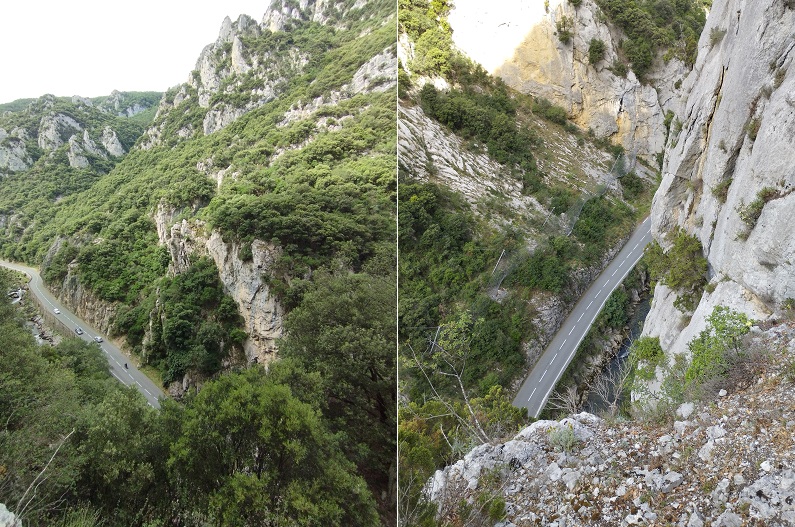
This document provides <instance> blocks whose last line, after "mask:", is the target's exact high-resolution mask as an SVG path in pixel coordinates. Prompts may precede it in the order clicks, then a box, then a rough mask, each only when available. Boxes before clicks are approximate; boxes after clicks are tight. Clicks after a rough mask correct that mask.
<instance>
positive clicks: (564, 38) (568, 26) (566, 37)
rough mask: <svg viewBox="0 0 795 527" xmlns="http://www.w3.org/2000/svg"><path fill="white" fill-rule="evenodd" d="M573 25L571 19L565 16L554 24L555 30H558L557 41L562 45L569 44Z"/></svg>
mask: <svg viewBox="0 0 795 527" xmlns="http://www.w3.org/2000/svg"><path fill="white" fill-rule="evenodd" d="M573 25H574V24H573V22H572V19H571V17H568V16H565V15H564V16H562V17H560V20H558V21H557V23H556V28H557V30H558V40H560V41H561V42H562V43H564V44H568V43H569V42H571V37H572V32H571V30H572V27H573Z"/></svg>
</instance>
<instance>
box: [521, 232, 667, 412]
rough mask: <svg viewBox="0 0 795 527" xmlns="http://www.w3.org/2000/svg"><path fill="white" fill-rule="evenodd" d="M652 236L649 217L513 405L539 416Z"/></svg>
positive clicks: (601, 277)
mask: <svg viewBox="0 0 795 527" xmlns="http://www.w3.org/2000/svg"><path fill="white" fill-rule="evenodd" d="M651 239H652V238H651V220H650V219H649V218H646V219H645V220H644V221H643V223H641V224H640V225H639V226H638V227H637V228H636V229H635V232H633V233H632V236H630V238H629V241H628V242H627V243H626V244H625V245H624V247H623V248H622V249H621V251H619V253H618V255H617V256H616V257H615V258H614V259H613V261H612V262H610V264H609V265H608V266H607V268H606V269H605V270H604V271H602V273H601V274H600V275H599V276H598V277H597V278H596V280H595V281H594V283H593V284H591V287H589V288H588V290H587V291H586V292H585V294H583V296H582V298H580V300H579V301H578V302H577V304H576V305H575V306H574V309H573V310H572V312H571V314H570V315H569V316H568V318H566V320H565V321H564V322H563V324H562V325H561V326H560V329H559V330H558V332H557V334H556V335H555V337H554V338H553V339H552V342H550V343H549V346H548V347H547V349H546V351H544V354H543V355H541V358H539V359H538V362H537V363H536V365H535V367H534V368H533V370H532V371H531V372H530V374H529V375H528V376H527V378H526V379H525V381H524V383H523V384H522V387H521V388H520V389H519V393H518V394H517V395H516V398H515V399H514V400H513V405H514V406H518V407H520V408H521V407H525V408H527V411H528V415H530V416H531V417H538V414H540V413H541V410H542V409H543V408H544V405H546V404H547V400H548V399H549V395H550V394H551V393H552V390H553V389H554V388H555V385H556V384H557V382H558V380H559V379H560V377H561V376H562V375H563V372H564V371H566V368H567V367H568V365H569V363H570V362H571V360H572V358H573V357H574V354H575V353H576V351H577V347H578V346H579V345H580V342H582V339H583V338H585V334H586V333H588V330H589V329H590V328H591V324H593V321H594V320H595V319H596V316H597V315H598V314H599V311H601V310H602V306H604V305H605V302H607V298H608V297H609V296H610V294H611V293H612V292H613V291H614V290H615V289H616V288H617V287H618V286H619V284H621V282H622V281H623V280H624V278H626V276H627V275H628V274H629V272H630V271H631V270H632V268H633V267H635V264H637V263H638V260H640V259H641V257H642V256H643V249H645V248H646V245H648V243H649V242H650V241H651Z"/></svg>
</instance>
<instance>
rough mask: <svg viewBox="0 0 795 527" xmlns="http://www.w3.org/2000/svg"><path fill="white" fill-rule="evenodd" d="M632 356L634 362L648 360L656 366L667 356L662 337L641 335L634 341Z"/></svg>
mask: <svg viewBox="0 0 795 527" xmlns="http://www.w3.org/2000/svg"><path fill="white" fill-rule="evenodd" d="M630 357H631V359H632V361H633V362H635V363H638V362H646V363H649V364H652V365H654V366H656V365H657V364H659V363H660V362H662V360H663V359H664V358H665V352H664V351H663V349H662V346H660V337H648V336H647V337H640V338H639V339H637V340H636V341H635V342H633V343H632V349H631V351H630Z"/></svg>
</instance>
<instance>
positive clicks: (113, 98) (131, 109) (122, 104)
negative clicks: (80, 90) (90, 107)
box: [88, 90, 151, 117]
mask: <svg viewBox="0 0 795 527" xmlns="http://www.w3.org/2000/svg"><path fill="white" fill-rule="evenodd" d="M88 103H89V104H90V101H88ZM98 108H99V109H100V110H103V111H106V112H109V113H114V114H116V115H118V116H120V117H132V116H134V115H138V114H139V113H141V112H144V111H146V110H148V109H149V108H151V105H146V104H142V103H140V102H130V101H129V99H128V98H127V96H126V95H125V94H124V93H122V92H120V91H118V90H113V91H112V92H111V93H110V95H109V96H108V98H107V99H105V100H104V101H103V102H102V103H101V104H99V105H98Z"/></svg>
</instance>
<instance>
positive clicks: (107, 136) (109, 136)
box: [101, 126, 124, 157]
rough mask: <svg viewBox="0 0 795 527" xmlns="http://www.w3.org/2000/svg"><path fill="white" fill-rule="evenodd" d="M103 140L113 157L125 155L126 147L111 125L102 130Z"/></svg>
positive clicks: (104, 145)
mask: <svg viewBox="0 0 795 527" xmlns="http://www.w3.org/2000/svg"><path fill="white" fill-rule="evenodd" d="M101 142H102V146H103V147H104V148H105V150H107V152H108V154H110V155H112V156H113V157H121V156H123V155H124V147H123V146H122V144H121V141H119V136H118V135H116V132H115V131H114V130H113V129H112V128H111V127H110V126H106V127H105V128H104V129H103V130H102V138H101Z"/></svg>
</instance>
